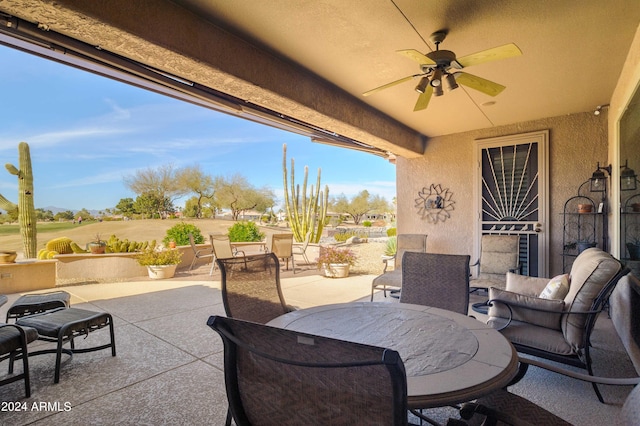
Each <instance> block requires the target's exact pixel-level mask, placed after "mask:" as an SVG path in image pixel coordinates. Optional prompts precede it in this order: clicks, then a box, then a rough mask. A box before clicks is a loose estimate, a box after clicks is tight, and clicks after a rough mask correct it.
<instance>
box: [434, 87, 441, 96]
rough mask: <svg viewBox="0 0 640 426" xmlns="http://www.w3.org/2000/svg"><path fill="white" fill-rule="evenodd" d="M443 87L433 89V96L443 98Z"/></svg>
mask: <svg viewBox="0 0 640 426" xmlns="http://www.w3.org/2000/svg"><path fill="white" fill-rule="evenodd" d="M442 94H443V91H442V86H434V88H433V96H442Z"/></svg>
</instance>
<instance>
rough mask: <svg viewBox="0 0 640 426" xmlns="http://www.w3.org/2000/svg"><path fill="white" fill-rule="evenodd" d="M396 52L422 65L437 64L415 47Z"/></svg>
mask: <svg viewBox="0 0 640 426" xmlns="http://www.w3.org/2000/svg"><path fill="white" fill-rule="evenodd" d="M396 53H399V54H401V55H402V56H406V57H407V58H409V59H412V60H414V61H416V62H417V63H419V64H420V65H436V63H435V62H434V61H433V60H431V59H429V58H427V57H426V56H424V55H423V54H422V53H420V52H418V51H417V50H415V49H406V50H396Z"/></svg>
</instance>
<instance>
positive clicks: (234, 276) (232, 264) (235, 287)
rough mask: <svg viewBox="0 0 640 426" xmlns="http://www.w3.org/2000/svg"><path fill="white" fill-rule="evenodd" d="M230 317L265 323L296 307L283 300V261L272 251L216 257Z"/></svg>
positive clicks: (225, 304) (223, 296) (223, 295)
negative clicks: (281, 267)
mask: <svg viewBox="0 0 640 426" xmlns="http://www.w3.org/2000/svg"><path fill="white" fill-rule="evenodd" d="M216 262H217V264H218V266H219V268H220V272H221V274H222V303H223V304H224V310H225V313H226V314H227V316H228V317H232V318H239V319H243V320H245V321H252V322H257V323H261V324H266V323H267V322H269V321H271V320H272V319H274V318H276V317H279V316H280V315H283V314H286V313H287V312H291V311H293V310H295V309H294V308H292V307H290V306H288V305H287V304H286V303H285V301H284V296H283V295H282V289H281V287H280V265H279V262H278V258H277V257H276V255H275V254H273V253H266V254H256V255H250V256H245V257H241V258H240V257H232V258H227V259H216Z"/></svg>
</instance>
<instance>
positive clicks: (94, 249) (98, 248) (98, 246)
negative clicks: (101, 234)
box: [87, 241, 107, 254]
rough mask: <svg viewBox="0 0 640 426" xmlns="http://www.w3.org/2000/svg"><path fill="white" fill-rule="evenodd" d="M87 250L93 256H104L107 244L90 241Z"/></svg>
mask: <svg viewBox="0 0 640 426" xmlns="http://www.w3.org/2000/svg"><path fill="white" fill-rule="evenodd" d="M87 248H88V249H89V251H91V253H93V254H104V251H105V249H106V248H107V243H105V242H104V241H100V242H99V243H98V242H96V241H92V242H90V243H89V244H87Z"/></svg>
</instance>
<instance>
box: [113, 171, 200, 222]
mask: <svg viewBox="0 0 640 426" xmlns="http://www.w3.org/2000/svg"><path fill="white" fill-rule="evenodd" d="M124 183H125V185H126V186H127V187H128V188H129V189H131V190H132V191H133V192H135V193H136V194H138V198H139V197H143V199H142V201H144V202H143V203H142V204H143V205H144V206H145V212H148V211H149V210H148V209H149V206H151V205H152V206H155V207H156V208H158V209H160V210H157V212H158V214H159V215H160V217H162V218H164V217H166V216H167V214H169V213H171V212H172V210H166V211H163V210H162V209H163V208H164V207H165V206H171V209H173V202H174V201H175V199H176V198H178V197H180V196H182V195H184V194H186V193H188V192H189V191H188V190H186V189H185V188H184V186H182V185H181V184H180V182H179V181H178V174H177V172H176V171H175V170H174V169H173V166H172V165H170V164H169V165H164V166H160V167H158V168H156V169H153V168H151V167H150V168H147V169H144V170H138V171H137V172H136V173H135V174H134V175H132V176H128V177H125V179H124ZM136 203H137V199H136ZM136 210H137V208H136ZM138 213H142V212H141V211H138Z"/></svg>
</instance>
